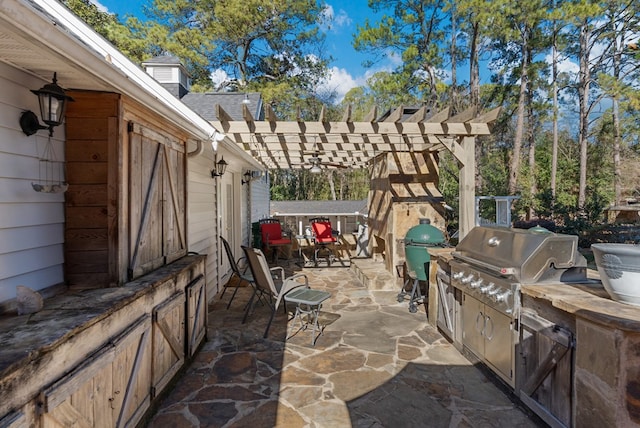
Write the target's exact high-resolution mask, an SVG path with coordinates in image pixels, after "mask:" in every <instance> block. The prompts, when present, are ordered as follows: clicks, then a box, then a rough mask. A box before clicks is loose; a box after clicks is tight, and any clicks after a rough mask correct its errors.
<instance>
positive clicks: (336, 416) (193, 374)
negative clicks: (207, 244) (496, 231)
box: [148, 260, 544, 428]
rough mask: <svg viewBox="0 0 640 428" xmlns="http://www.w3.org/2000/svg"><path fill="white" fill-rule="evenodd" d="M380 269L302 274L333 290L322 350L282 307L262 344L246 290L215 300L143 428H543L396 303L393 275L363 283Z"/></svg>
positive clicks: (264, 315) (364, 264) (261, 310)
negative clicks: (185, 363) (184, 364)
mask: <svg viewBox="0 0 640 428" xmlns="http://www.w3.org/2000/svg"><path fill="white" fill-rule="evenodd" d="M377 266H380V267H377ZM289 267H290V268H295V265H293V264H289ZM380 269H383V268H382V267H381V264H375V262H371V261H367V260H361V261H360V260H359V261H355V262H354V264H353V265H352V266H351V268H315V269H309V268H307V269H304V271H303V272H304V273H306V274H307V275H308V276H309V280H310V284H311V286H312V288H317V289H323V290H328V291H330V292H331V294H332V296H331V298H330V299H329V300H327V301H326V302H325V304H324V305H323V306H322V311H321V315H320V319H321V323H322V324H324V325H325V329H324V332H323V334H322V335H321V336H319V338H318V339H317V342H316V344H315V346H312V345H311V331H310V330H306V331H304V330H303V331H300V332H298V333H297V334H295V335H294V336H293V337H290V338H288V339H286V335H287V317H286V316H285V314H284V311H283V310H282V309H279V311H278V315H277V316H276V318H275V320H274V322H273V325H272V326H271V331H270V333H269V337H268V338H267V339H263V337H262V335H263V333H264V328H265V327H266V324H267V321H268V317H269V314H270V311H269V308H268V307H267V306H266V305H257V306H256V308H255V310H254V312H253V313H252V314H251V315H250V317H249V319H248V320H247V323H246V324H242V323H241V321H242V316H243V308H244V306H245V304H246V302H247V301H248V299H249V297H250V295H251V289H250V288H248V287H247V288H242V289H240V290H239V291H238V294H237V295H236V298H235V300H234V301H233V303H232V305H231V308H230V309H229V310H226V304H227V302H228V299H229V298H230V297H231V292H232V291H233V290H228V291H227V293H226V294H225V295H224V299H223V301H221V300H220V298H219V296H216V298H215V300H214V303H213V304H212V305H211V306H210V308H209V309H210V312H209V328H208V341H207V342H206V343H205V344H204V345H203V346H202V348H201V350H200V351H199V352H198V354H197V355H196V356H195V357H194V360H193V362H192V363H191V365H190V366H189V367H188V369H187V370H186V371H185V373H184V374H183V375H182V376H181V377H180V379H179V380H178V381H177V383H176V384H175V386H174V388H173V390H172V391H171V392H170V393H169V394H168V395H167V396H166V397H165V398H164V400H163V401H162V402H161V404H160V406H159V408H158V410H157V412H156V414H155V415H154V416H153V418H152V419H151V420H150V422H149V425H148V426H150V427H158V428H168V427H252V428H258V427H276V426H277V427H332V428H334V427H336V428H337V427H340V428H342V427H371V428H380V427H403V428H404V427H538V426H544V424H541V422H540V421H539V420H538V419H537V418H535V417H534V416H531V415H530V414H529V413H528V412H525V411H524V410H523V409H522V407H521V406H519V405H518V404H516V403H514V402H512V400H511V399H510V397H509V396H508V395H506V394H505V393H504V392H503V391H502V390H501V389H500V388H498V387H497V386H496V385H495V384H494V383H493V382H492V381H491V380H489V379H488V378H487V377H486V376H485V374H484V373H483V371H481V370H480V369H478V368H476V367H475V366H474V365H473V364H471V363H470V362H469V361H468V360H467V359H466V358H464V357H463V356H462V355H461V354H460V353H459V352H458V351H457V350H456V349H455V348H454V346H453V345H451V344H450V343H449V342H448V341H447V340H446V339H445V338H444V337H443V336H442V335H441V334H440V333H439V332H438V331H437V330H435V329H434V328H433V327H431V326H430V325H429V324H428V323H427V318H426V313H425V310H424V306H423V305H420V309H419V311H418V312H417V313H415V314H411V313H409V311H408V304H407V302H403V303H398V302H397V299H396V295H397V294H398V290H397V289H396V286H395V284H394V282H393V278H388V277H385V276H384V274H381V275H380V277H378V278H375V277H376V274H375V273H374V274H373V277H374V278H373V279H372V280H365V281H364V282H365V284H366V285H365V284H363V283H362V282H361V281H360V280H359V279H358V278H359V277H360V278H362V277H363V271H367V270H368V271H369V273H367V272H365V273H364V276H366V277H368V278H371V276H372V274H371V272H375V271H376V270H380ZM288 309H289V310H291V309H293V308H292V307H289V308H288ZM290 324H292V322H290ZM291 331H295V330H290V332H291Z"/></svg>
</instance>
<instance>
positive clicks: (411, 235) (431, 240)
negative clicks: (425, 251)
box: [404, 218, 445, 247]
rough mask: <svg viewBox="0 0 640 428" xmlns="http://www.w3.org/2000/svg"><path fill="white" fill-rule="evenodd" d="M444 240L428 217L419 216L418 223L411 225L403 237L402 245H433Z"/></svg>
mask: <svg viewBox="0 0 640 428" xmlns="http://www.w3.org/2000/svg"><path fill="white" fill-rule="evenodd" d="M444 241H445V239H444V235H443V234H442V232H441V231H440V230H439V229H438V228H437V227H434V226H431V221H430V220H429V219H428V218H421V219H420V224H418V225H416V226H413V227H412V228H411V229H409V230H408V231H407V234H406V235H405V237H404V245H405V246H407V245H411V246H417V247H434V246H436V245H439V244H442V243H443V242H444Z"/></svg>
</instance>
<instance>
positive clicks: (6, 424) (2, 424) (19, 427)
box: [0, 412, 30, 428]
mask: <svg viewBox="0 0 640 428" xmlns="http://www.w3.org/2000/svg"><path fill="white" fill-rule="evenodd" d="M29 426H30V425H29V421H28V420H27V416H26V415H25V414H24V413H22V412H12V413H9V414H8V415H6V416H5V417H3V418H2V419H0V428H27V427H29Z"/></svg>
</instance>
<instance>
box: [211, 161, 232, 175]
mask: <svg viewBox="0 0 640 428" xmlns="http://www.w3.org/2000/svg"><path fill="white" fill-rule="evenodd" d="M227 166H229V164H228V163H227V161H225V160H224V156H223V157H222V158H221V159H220V160H219V161H218V162H216V163H215V169H212V170H211V178H216V177H222V176H223V175H224V172H225V171H226V170H227Z"/></svg>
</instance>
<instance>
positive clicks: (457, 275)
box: [452, 271, 464, 279]
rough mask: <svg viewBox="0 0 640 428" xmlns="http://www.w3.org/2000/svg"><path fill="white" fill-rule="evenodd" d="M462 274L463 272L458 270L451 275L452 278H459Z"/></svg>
mask: <svg viewBox="0 0 640 428" xmlns="http://www.w3.org/2000/svg"><path fill="white" fill-rule="evenodd" d="M463 276H464V272H462V271H460V272H456V273H454V274H453V275H452V278H453V279H460V278H462V277H463Z"/></svg>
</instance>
